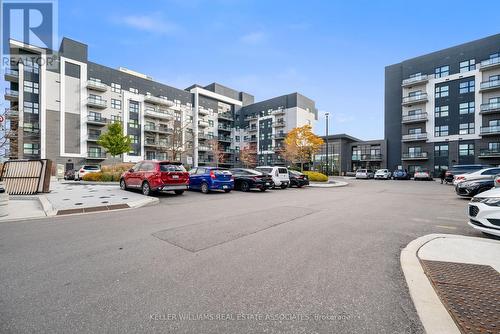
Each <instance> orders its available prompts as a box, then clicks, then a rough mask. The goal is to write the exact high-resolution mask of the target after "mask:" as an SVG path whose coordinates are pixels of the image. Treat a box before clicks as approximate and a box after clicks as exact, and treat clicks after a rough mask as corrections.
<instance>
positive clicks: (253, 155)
mask: <svg viewBox="0 0 500 334" xmlns="http://www.w3.org/2000/svg"><path fill="white" fill-rule="evenodd" d="M240 161H241V163H242V164H243V165H244V166H245V167H246V168H250V167H255V165H256V164H257V149H256V147H255V145H248V144H247V145H246V146H244V147H243V148H242V149H240Z"/></svg>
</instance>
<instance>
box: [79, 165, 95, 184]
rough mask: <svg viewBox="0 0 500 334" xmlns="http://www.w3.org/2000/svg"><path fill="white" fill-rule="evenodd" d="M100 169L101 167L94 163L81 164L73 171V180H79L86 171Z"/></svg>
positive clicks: (90, 171) (92, 171)
mask: <svg viewBox="0 0 500 334" xmlns="http://www.w3.org/2000/svg"><path fill="white" fill-rule="evenodd" d="M100 171H101V167H99V166H96V165H83V166H82V167H80V168H79V169H78V170H76V171H75V175H74V177H73V178H74V180H75V181H80V180H81V179H82V178H83V176H84V175H85V174H88V173H99V172H100Z"/></svg>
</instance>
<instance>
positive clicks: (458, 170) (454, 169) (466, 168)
mask: <svg viewBox="0 0 500 334" xmlns="http://www.w3.org/2000/svg"><path fill="white" fill-rule="evenodd" d="M489 167H492V166H490V165H455V166H451V168H450V169H449V170H447V171H446V173H445V175H444V180H445V181H446V183H452V182H453V178H454V177H455V175H460V174H467V173H472V172H476V171H478V170H480V169H483V168H489Z"/></svg>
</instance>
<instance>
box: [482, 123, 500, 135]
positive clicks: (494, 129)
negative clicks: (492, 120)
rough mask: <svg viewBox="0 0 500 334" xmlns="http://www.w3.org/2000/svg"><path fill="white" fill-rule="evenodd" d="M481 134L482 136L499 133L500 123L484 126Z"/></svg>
mask: <svg viewBox="0 0 500 334" xmlns="http://www.w3.org/2000/svg"><path fill="white" fill-rule="evenodd" d="M480 134H481V136H494V135H499V134H500V125H493V126H482V127H481V132H480Z"/></svg>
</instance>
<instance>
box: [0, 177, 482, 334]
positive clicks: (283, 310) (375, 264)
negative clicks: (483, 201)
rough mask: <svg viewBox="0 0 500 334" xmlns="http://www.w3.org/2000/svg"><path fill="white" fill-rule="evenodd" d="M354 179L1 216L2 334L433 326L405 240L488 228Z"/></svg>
mask: <svg viewBox="0 0 500 334" xmlns="http://www.w3.org/2000/svg"><path fill="white" fill-rule="evenodd" d="M349 182H350V184H349V185H348V186H347V187H341V188H324V189H323V188H314V189H313V188H305V189H286V190H273V191H267V192H265V193H261V192H251V193H241V192H232V193H230V194H224V193H213V194H209V195H203V194H200V193H193V192H188V193H185V194H184V195H182V196H175V195H160V196H159V199H160V204H159V205H156V206H151V207H143V208H138V209H133V210H123V211H115V212H105V213H97V214H87V215H78V216H71V217H69V216H67V217H64V216H63V217H51V218H47V219H41V220H31V221H24V222H5V223H0V332H1V333H33V332H37V333H43V332H53V333H126V332H130V333H133V332H161V333H391V334H396V333H422V332H423V327H422V325H421V323H420V321H419V318H418V315H417V313H416V311H415V308H414V306H413V303H412V300H411V298H410V295H409V292H408V287H407V286H406V282H405V279H404V276H403V273H402V270H401V266H400V261H399V259H400V252H401V249H402V248H404V247H405V246H406V245H407V244H408V243H409V242H410V241H412V240H413V239H415V238H417V237H420V236H422V235H426V234H430V233H452V234H461V235H469V236H481V234H480V233H478V232H475V231H473V230H472V229H471V228H470V227H468V226H467V224H466V220H467V219H466V206H467V201H466V200H464V199H461V198H457V196H456V195H455V194H454V192H453V189H452V188H451V187H450V186H445V185H441V184H438V183H437V182H414V181H375V180H366V181H365V180H359V181H357V180H349Z"/></svg>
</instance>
